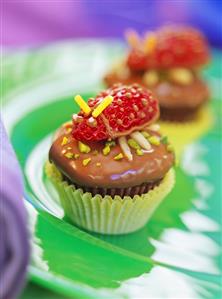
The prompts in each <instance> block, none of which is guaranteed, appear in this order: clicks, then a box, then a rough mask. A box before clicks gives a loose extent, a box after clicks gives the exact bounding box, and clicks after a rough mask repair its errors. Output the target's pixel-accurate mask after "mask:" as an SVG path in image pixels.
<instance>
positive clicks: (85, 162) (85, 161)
mask: <svg viewBox="0 0 222 299" xmlns="http://www.w3.org/2000/svg"><path fill="white" fill-rule="evenodd" d="M90 161H91V158H88V159H84V160H83V161H82V164H83V166H86V165H88V164H89V162H90Z"/></svg>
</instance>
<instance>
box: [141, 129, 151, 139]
mask: <svg viewBox="0 0 222 299" xmlns="http://www.w3.org/2000/svg"><path fill="white" fill-rule="evenodd" d="M141 134H142V135H143V136H144V137H145V138H149V137H150V134H149V133H148V132H146V131H142V132H141Z"/></svg>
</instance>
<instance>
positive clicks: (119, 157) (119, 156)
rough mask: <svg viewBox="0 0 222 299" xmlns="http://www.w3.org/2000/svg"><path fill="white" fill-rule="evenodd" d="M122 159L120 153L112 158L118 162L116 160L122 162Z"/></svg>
mask: <svg viewBox="0 0 222 299" xmlns="http://www.w3.org/2000/svg"><path fill="white" fill-rule="evenodd" d="M122 159H123V154H122V153H119V154H118V155H116V156H115V157H114V160H116V161H118V160H122Z"/></svg>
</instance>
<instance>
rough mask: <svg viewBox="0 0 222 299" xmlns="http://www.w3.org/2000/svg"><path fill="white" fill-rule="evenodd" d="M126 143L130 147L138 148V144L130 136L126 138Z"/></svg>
mask: <svg viewBox="0 0 222 299" xmlns="http://www.w3.org/2000/svg"><path fill="white" fill-rule="evenodd" d="M127 143H128V144H129V146H130V147H132V148H134V149H136V150H137V149H140V146H139V144H138V143H137V142H136V141H135V140H134V139H132V138H130V139H128V140H127Z"/></svg>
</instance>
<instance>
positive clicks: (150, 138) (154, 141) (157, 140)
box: [149, 136, 160, 146]
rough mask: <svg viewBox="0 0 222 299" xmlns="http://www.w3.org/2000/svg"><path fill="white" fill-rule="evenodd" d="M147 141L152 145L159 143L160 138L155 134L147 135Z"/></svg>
mask: <svg viewBox="0 0 222 299" xmlns="http://www.w3.org/2000/svg"><path fill="white" fill-rule="evenodd" d="M149 142H150V143H151V144H153V145H157V146H158V145H160V140H159V139H158V138H157V137H156V136H151V137H149Z"/></svg>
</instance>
